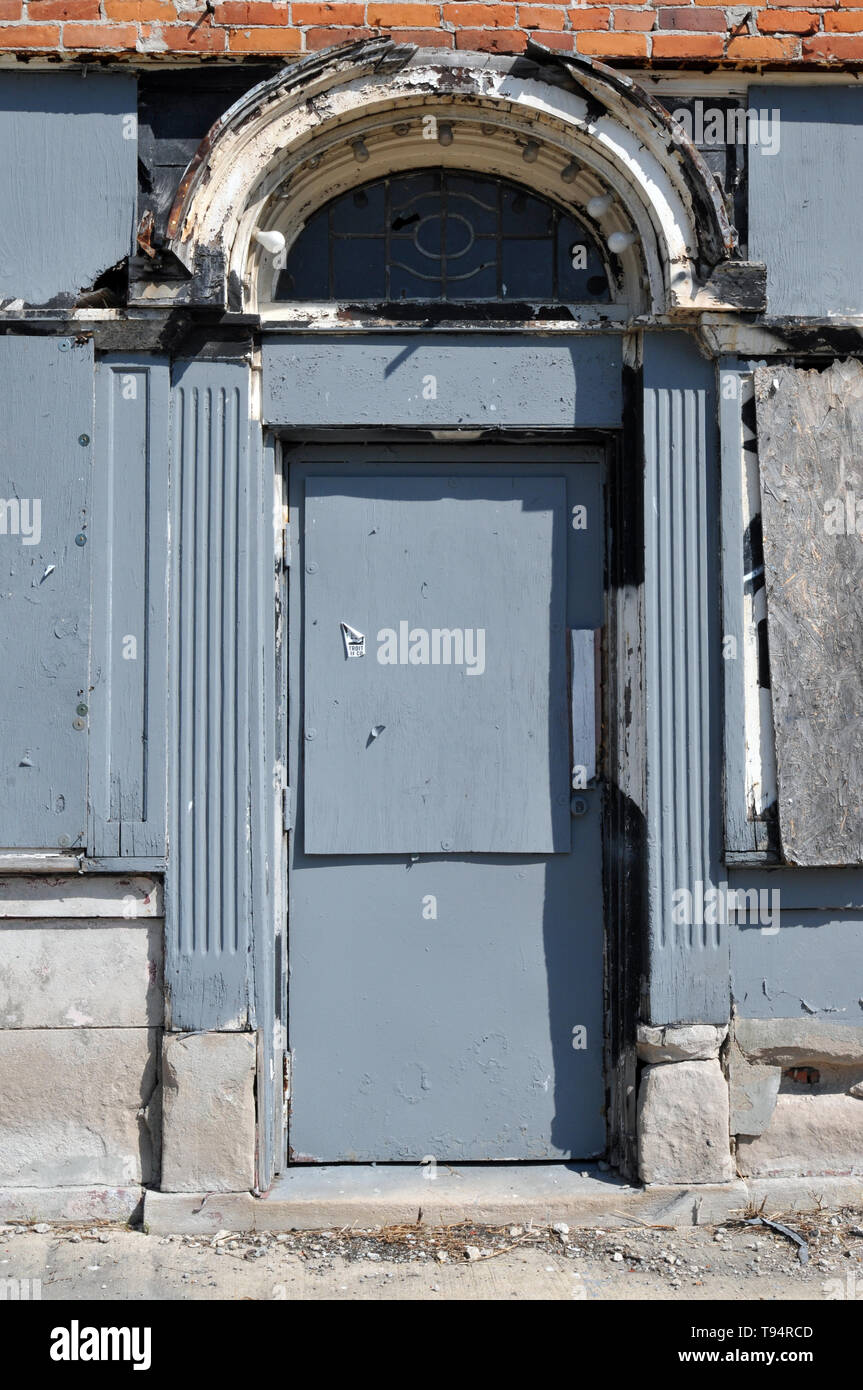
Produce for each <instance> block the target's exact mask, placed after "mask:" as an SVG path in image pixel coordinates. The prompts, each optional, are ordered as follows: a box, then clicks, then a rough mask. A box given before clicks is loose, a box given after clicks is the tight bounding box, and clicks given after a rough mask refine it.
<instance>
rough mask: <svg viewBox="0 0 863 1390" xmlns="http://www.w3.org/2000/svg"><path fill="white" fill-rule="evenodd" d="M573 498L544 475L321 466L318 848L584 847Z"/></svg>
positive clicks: (314, 686) (313, 517) (314, 629)
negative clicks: (572, 630)
mask: <svg viewBox="0 0 863 1390" xmlns="http://www.w3.org/2000/svg"><path fill="white" fill-rule="evenodd" d="M565 502H566V488H565V484H564V480H563V479H562V478H543V477H539V476H536V477H530V476H524V475H521V476H513V477H510V478H495V477H488V478H469V477H457V476H451V477H446V478H440V479H438V478H427V477H411V476H408V477H401V478H398V477H393V478H385V479H384V478H373V477H365V478H363V477H353V478H344V477H343V478H332V477H314V478H309V479H308V480H307V482H306V500H305V559H304V565H303V589H304V595H305V668H304V688H305V723H304V730H303V735H304V743H305V749H304V753H305V769H304V775H303V797H304V809H305V828H304V832H303V843H304V847H305V850H306V852H307V853H308V854H394V853H418V852H423V853H439V852H440V851H441V850H445V851H446V852H447V853H460V852H475V853H493V852H507V851H508V852H511V853H521V854H525V853H538V852H544V853H549V852H553V851H556V850H557V851H564V850H568V849H569V841H570V814H569V795H568V776H567V741H568V724H567V700H566V641H565V637H564V616H565V605H566V595H565V591H564V573H565V550H564V546H565V530H564V527H565V523H566V518H565ZM351 634H360V636H356V635H354V636H351Z"/></svg>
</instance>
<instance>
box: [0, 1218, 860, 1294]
mask: <svg viewBox="0 0 863 1390" xmlns="http://www.w3.org/2000/svg"><path fill="white" fill-rule="evenodd" d="M753 1215H754V1213H753ZM771 1219H773V1218H771ZM776 1219H778V1220H784V1222H785V1223H786V1224H787V1225H788V1226H789V1227H790V1228H791V1229H792V1230H793V1231H794V1232H796V1233H797V1234H798V1235H799V1236H800V1237H802V1239H803V1240H804V1241H805V1242H806V1251H805V1254H806V1255H808V1259H807V1260H805V1262H804V1261H803V1260H801V1258H800V1251H799V1247H798V1246H797V1245H796V1244H795V1243H794V1241H792V1240H791V1239H790V1238H789V1237H788V1236H786V1235H784V1234H782V1233H780V1232H777V1231H775V1230H773V1229H771V1228H769V1227H766V1226H763V1225H750V1224H746V1223H745V1222H744V1221H735V1222H727V1223H726V1224H725V1225H723V1226H720V1227H715V1228H712V1227H694V1228H692V1227H687V1228H685V1229H672V1228H667V1227H641V1226H631V1227H626V1228H622V1227H617V1228H615V1229H613V1230H596V1229H592V1228H591V1229H586V1228H583V1229H578V1230H569V1229H568V1227H566V1226H564V1225H562V1224H559V1225H558V1226H556V1227H554V1228H551V1229H549V1228H548V1227H541V1228H540V1227H522V1226H509V1227H503V1228H494V1229H490V1228H487V1227H478V1226H471V1225H464V1226H458V1227H449V1228H446V1229H434V1228H429V1227H425V1226H400V1227H391V1228H388V1229H385V1230H379V1231H362V1230H341V1231H319V1232H295V1233H290V1234H281V1235H251V1236H250V1235H240V1234H236V1233H232V1232H230V1231H222V1232H220V1233H219V1234H217V1235H216V1236H214V1237H213V1238H203V1237H202V1238H195V1237H193V1236H149V1235H146V1234H144V1233H143V1232H141V1231H135V1230H130V1229H128V1228H126V1227H121V1226H103V1227H91V1228H88V1229H84V1228H80V1229H70V1228H68V1227H51V1226H48V1225H45V1224H39V1225H36V1226H2V1227H0V1280H3V1279H10V1278H11V1279H19V1280H20V1279H29V1280H34V1279H38V1280H40V1283H41V1288H40V1290H39V1293H40V1295H41V1298H42V1299H44V1300H51V1299H97V1300H132V1301H135V1300H141V1299H152V1298H155V1299H256V1300H266V1299H275V1300H282V1299H285V1300H295V1299H431V1300H436V1299H441V1298H443V1299H447V1298H456V1299H519V1298H521V1299H535V1298H541V1299H549V1298H551V1299H560V1298H567V1299H578V1300H585V1299H597V1300H618V1299H657V1298H659V1299H669V1300H674V1299H681V1300H690V1299H714V1298H718V1299H726V1300H729V1301H734V1300H752V1299H756V1300H759V1299H767V1300H772V1299H812V1300H824V1299H830V1300H835V1299H860V1298H863V1212H860V1211H841V1212H838V1213H820V1214H818V1215H815V1216H808V1215H807V1216H801V1215H793V1216H788V1217H786V1218H776Z"/></svg>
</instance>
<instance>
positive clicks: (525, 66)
mask: <svg viewBox="0 0 863 1390" xmlns="http://www.w3.org/2000/svg"><path fill="white" fill-rule="evenodd" d="M429 116H434V117H435V119H436V120H438V121H440V122H441V123H447V122H451V123H452V125H453V127H454V129H455V138H454V139H453V140H452V142H451V143H450V144H449V145H448V146H447V147H443V146H442V145H441V144H440V143H439V141H438V140H437V139H435V140H433V141H429V140H423V139H422V138H421V134H420V130H419V128H420V125H421V122H422V120H423V119H427V118H428V117H429ZM358 143H359V144H362V146H363V148H364V155H363V162H362V163H361V164H360V163H359V162H358V160H357V157H356V150H357V147H358ZM431 164H438V165H440V164H444V165H449V166H450V167H452V168H460V169H471V168H473V169H477V170H481V171H483V172H493V173H496V174H498V175H500V176H502V177H504V178H508V179H511V180H513V181H516V182H519V183H521V184H523V185H525V186H527V187H529V188H531V189H532V190H534V191H535V192H536V193H537V194H538V195H539V196H545V197H548V198H552V199H554V200H555V201H557V202H563V201H566V202H568V203H569V205H570V206H571V207H572V210H573V212H574V213H575V214H576V215H577V216H578V217H580V218H581V220H583V221H585V220H587V221H588V222H589V223H591V225H592V228H593V230H594V231H595V232H596V234H597V235H598V236H599V237H600V238H602V239H603V240H604V241H605V242H606V244H607V241H608V237H609V236H610V235H611V234H612V233H613V232H622V233H624V236H627V235H629V236H630V239H631V243H632V244H631V245H629V246H627V247H626V248H624V249H622V250H621V251H620V252H619V253H618V261H619V280H620V284H621V286H622V290H621V295H620V298H621V300H622V301H623V302H625V303H627V304H628V306H629V309H630V313H631V314H633V315H637V314H645V313H648V314H651V315H673V316H675V317H680V316H681V314H683V315H685V314H688V313H691V312H693V311H696V312H700V311H702V310H711V311H715V310H721V309H739V308H746V309H748V310H752V309H757V308H759V307H763V306H761V305H760V298H761V296H762V293H763V282H764V278H765V277H764V273H763V272H764V268H763V267H759V266H752V265H750V264H749V263H746V262H743V261H742V260H740V258H739V255H738V248H737V236H736V232H735V229H734V227H733V225H732V224H731V222H730V221H729V219H728V215H727V213H726V209H725V206H724V204H723V201H722V197H721V194H720V191H719V188H718V186H717V184H716V182H715V180H714V179H713V176H712V175H711V173H710V171H709V169H708V168H707V166H706V164H705V162H704V160H703V159H702V157H701V155H700V154H699V152H698V150H697V149H696V148H695V147H694V145H693V144H692V142H691V141H690V140H689V139H688V137H687V136H686V134H685V132H684V131H682V130H681V129H679V128H678V127H676V126H675V125H674V123H673V121H672V119H671V117H670V115H669V114H668V113H667V112H666V111H665V110H664V109H663V108H662V107H661V106H660V105H659V103H657V102H656V101H654V100H653V98H652V97H651V96H650V95H649V94H648V93H647V92H645V91H644V90H643V89H642V88H641V87H640V86H639V85H638V84H637V83H635V82H634V81H633V80H632V79H630V78H628V77H626V76H624V75H622V74H620V73H617V72H614V71H613V70H611V69H609V68H607V67H605V66H604V65H603V64H600V63H597V62H595V61H593V60H591V59H587V58H578V57H576V56H575V55H561V54H558V53H555V52H552V51H551V50H549V49H545V48H543V47H542V46H541V45H538V44H535V43H531V44H529V46H528V50H527V55H526V56H525V57H520V58H504V59H502V58H497V57H492V56H490V55H487V54H471V53H464V52H459V53H454V54H448V53H441V52H438V51H437V50H418V49H416V48H414V47H412V46H410V45H398V44H396V43H394V42H393V41H392V40H390V39H388V38H386V37H381V38H375V39H369V40H363V41H361V42H358V43H350V44H345V45H342V46H340V47H339V48H335V49H331V50H329V51H325V52H323V53H316V54H313V55H310V56H309V57H308V58H306V59H304V60H301V61H300V62H299V63H297V64H295V65H293V66H291V67H290V68H288V69H286V70H285V71H284V72H282V73H279V74H277V75H276V76H275V77H273V78H270V79H268V80H267V81H266V82H264V83H261V84H259V85H258V86H256V87H254V88H252V89H251V90H250V91H249V92H247V93H246V94H245V95H244V96H243V97H242V98H241V99H240V100H239V101H238V102H236V103H235V104H234V106H232V107H231V108H230V109H229V110H228V111H226V112H225V114H224V115H223V116H222V117H221V118H220V120H219V121H218V122H216V124H215V125H214V126H213V128H212V129H211V130H210V132H209V134H208V135H207V136H206V138H205V139H204V141H203V142H202V144H201V146H200V148H199V149H198V151H197V153H196V155H195V156H194V158H193V160H192V161H191V163H190V165H189V167H188V169H187V170H186V172H185V174H184V176H183V179H182V180H181V183H180V186H179V188H178V191H177V196H176V199H175V201H174V205H173V207H172V210H171V213H170V218H169V222H168V247H167V249H168V250H169V251H170V252H172V253H173V255H174V256H175V257H176V258H177V259H178V260H179V262H181V264H182V266H183V267H185V270H186V272H187V273H188V275H189V277H190V280H188V281H187V282H186V284H185V285H184V286H183V287H182V288H181V289H178V287H177V285H176V284H175V286H174V287H173V288H172V289H171V288H169V287H168V286H167V285H162V286H160V285H159V284H158V282H156V283H154V282H153V281H151V283H150V284H149V285H148V287H147V291H146V296H145V297H146V299H147V301H148V302H150V303H158V302H160V298H161V296H162V295H164V297H165V298H166V299H168V300H170V302H177V300H178V299H181V300H184V301H185V302H191V303H199V304H207V305H211V306H213V307H223V308H231V309H237V310H241V309H246V310H254V309H256V308H257V284H258V278H259V270H260V264H261V255H262V252H261V250H260V248H259V247H258V246H257V245H256V244H255V242H254V240H253V234H254V232H255V231H256V230H267V229H271V228H275V229H280V230H282V231H283V232H284V234H285V235H286V238H287V240H288V241H290V240H291V239H292V238H293V237H294V236H296V235H297V234H298V233H299V231H300V230H301V229H302V227H303V226H304V225H305V222H306V220H307V219H308V217H309V216H310V215H311V214H312V213H313V212H315V211H317V209H318V208H319V207H321V206H322V205H323V204H324V203H325V202H327V201H329V199H331V198H332V197H333V196H334V195H335V194H337V193H339V192H341V191H345V190H347V189H349V188H352V187H356V186H358V185H359V184H360V183H363V182H367V181H368V180H369V179H370V178H372V177H375V176H376V175H378V174H385V173H390V172H397V171H399V170H401V169H406V168H412V167H417V166H419V167H422V166H423V165H431ZM574 169H577V173H576V174H573V172H572V171H573V170H574ZM564 171H567V172H566V173H565V172H564ZM566 178H568V179H569V182H568V183H567V182H565V181H564V180H565V179H566ZM609 195H610V196H609ZM597 199H600V200H604V201H606V203H607V206H605V207H600V203H598V202H597V201H596V200H597ZM591 200H593V203H592V206H593V207H594V209H595V211H594V213H593V214H592V216H589V215H588V214H587V212H586V208H587V204H588V203H589V202H591ZM597 209H598V210H597ZM619 240H620V239H619V238H618V241H619Z"/></svg>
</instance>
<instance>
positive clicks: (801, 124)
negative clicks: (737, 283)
mask: <svg viewBox="0 0 863 1390" xmlns="http://www.w3.org/2000/svg"><path fill="white" fill-rule="evenodd" d="M749 106H750V107H754V108H757V109H758V110H762V111H769V112H774V111H776V112H778V125H777V123H776V118H775V117H774V118H773V125H774V129H775V130H776V131H778V135H779V149H778V151H776V152H775V153H774V154H767V153H766V152H765V149H764V147H762V146H759V145H755V146H752V147H750V150H749V257H750V259H751V260H753V261H764V262H766V264H767V311H768V313H769V314H771V315H786V314H792V315H794V314H811V315H814V316H816V317H826V316H827V315H830V314H860V313H863V269H861V264H860V255H859V241H860V218H861V210H863V201H861V194H860V184H859V180H858V179H857V177H856V171H857V170H858V169H859V168H860V167H861V162H863V92H861V91H860V89H859V87H856V86H854V87H851V86H849V87H836V86H830V87H799V86H787V87H750V88H749Z"/></svg>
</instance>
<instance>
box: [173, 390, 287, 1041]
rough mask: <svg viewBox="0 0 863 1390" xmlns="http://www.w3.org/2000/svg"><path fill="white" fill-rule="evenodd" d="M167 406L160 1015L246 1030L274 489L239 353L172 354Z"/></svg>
mask: <svg viewBox="0 0 863 1390" xmlns="http://www.w3.org/2000/svg"><path fill="white" fill-rule="evenodd" d="M173 409H174V420H173V427H174V434H173V450H172V479H171V495H172V510H171V534H172V537H173V548H172V566H171V629H170V639H171V641H170V675H169V681H170V691H171V699H170V725H169V802H170V805H169V838H168V875H167V880H166V903H165V914H166V957H165V978H166V987H167V991H168V1010H169V1015H168V1016H169V1021H170V1026H171V1027H172V1028H173V1029H175V1030H185V1031H190V1032H193V1031H199V1030H201V1029H223V1030H228V1029H243V1028H247V1027H250V1026H253V1024H254V1023H255V1021H256V1018H257V1014H256V1005H255V999H254V997H253V995H252V980H253V976H252V962H251V959H250V951H251V943H252V941H253V939H254V929H255V926H256V925H257V924H258V923H260V931H261V933H262V941H265V942H269V943H271V942H272V921H271V918H270V916H269V892H270V888H269V880H270V875H271V865H272V843H273V841H272V838H271V833H270V825H269V820H268V815H269V812H268V809H267V794H268V789H269V796H270V797H271V798H272V797H274V791H273V788H272V782H273V774H272V767H271V765H270V766H268V748H267V739H266V732H265V724H266V720H267V714H268V710H269V711H270V712H271V710H272V704H271V698H269V697H268V698H265V695H264V683H265V676H264V663H265V658H264V651H265V645H266V642H267V640H268V634H269V633H271V632H272V624H273V589H272V575H273V545H272V490H271V486H269V485H268V487H267V489H266V491H265V488H264V480H263V469H262V450H261V442H260V436H259V433H258V432H257V430H256V428H255V427H254V426H252V425H250V421H249V414H248V369H247V367H246V365H245V364H244V363H231V362H209V363H207V362H204V363H197V362H191V363H186V362H180V363H178V364H176V366H175V369H174V377H173ZM268 526H269V528H270V529H269V533H268V531H267V527H268ZM270 640H271V638H270ZM270 968H272V966H270ZM260 1026H261V1027H262V1029H265V1030H266V1029H269V1032H270V1034H271V1033H272V1020H271V1018H270V1019H264V1020H262V1021H261V1024H260Z"/></svg>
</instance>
